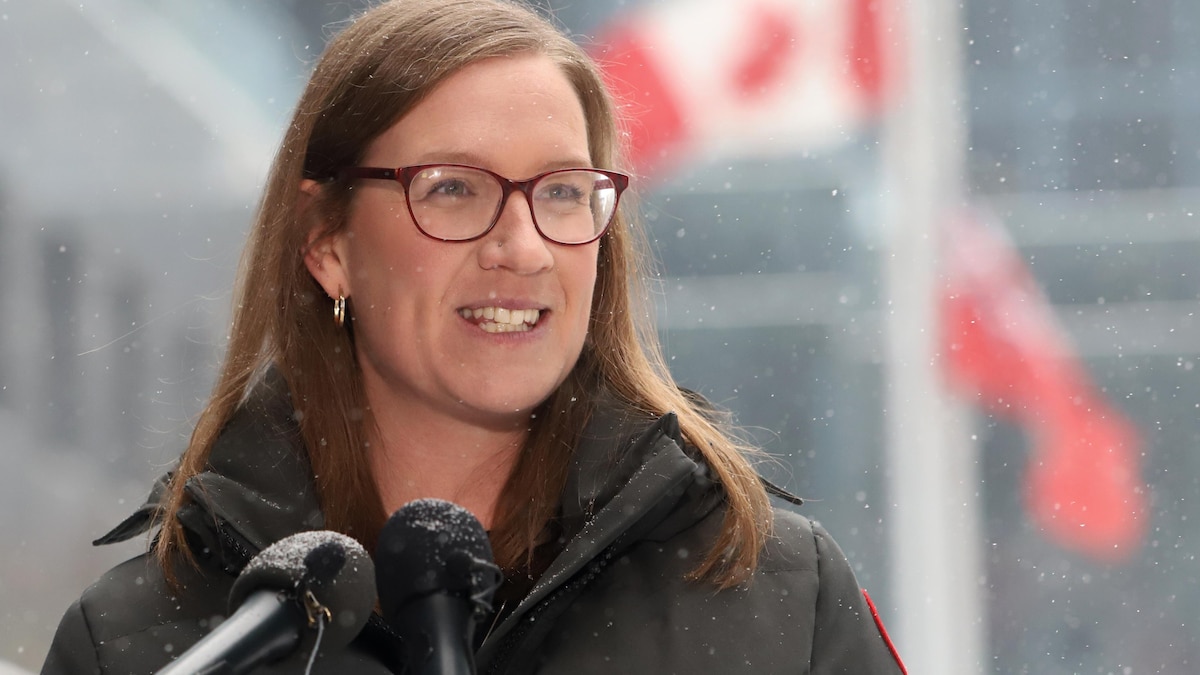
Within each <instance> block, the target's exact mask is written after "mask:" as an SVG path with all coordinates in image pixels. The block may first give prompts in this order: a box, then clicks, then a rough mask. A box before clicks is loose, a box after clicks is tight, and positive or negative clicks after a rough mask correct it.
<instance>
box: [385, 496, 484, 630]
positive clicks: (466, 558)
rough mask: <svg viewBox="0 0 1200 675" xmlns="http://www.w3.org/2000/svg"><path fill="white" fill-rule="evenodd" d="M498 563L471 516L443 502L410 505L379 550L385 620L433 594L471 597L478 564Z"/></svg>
mask: <svg viewBox="0 0 1200 675" xmlns="http://www.w3.org/2000/svg"><path fill="white" fill-rule="evenodd" d="M493 560H494V559H493V556H492V545H491V542H489V541H488V537H487V532H485V531H484V529H483V525H481V524H480V523H479V521H478V520H477V519H476V518H475V516H473V515H471V512H470V511H467V510H466V509H464V508H463V507H461V506H459V505H457V504H454V503H451V502H447V501H443V500H441V499H418V500H416V501H413V502H409V503H408V504H405V505H404V506H402V507H400V509H399V510H397V511H396V512H395V513H393V514H392V516H391V518H389V519H388V521H387V523H385V524H384V526H383V530H382V531H380V533H379V544H378V546H377V548H376V551H375V562H376V584H377V586H378V591H379V602H380V605H381V607H380V608H381V609H382V610H383V615H384V617H389V616H392V615H393V614H394V612H395V609H396V608H397V607H401V606H403V605H404V604H405V603H407V602H408V601H410V600H412V599H414V598H417V597H421V596H423V595H428V594H430V593H434V592H449V593H454V594H469V593H471V591H472V589H473V587H474V584H473V579H472V574H474V573H475V572H476V571H477V570H478V569H479V565H478V564H477V563H478V562H484V563H487V564H489V565H491V564H492V563H493Z"/></svg>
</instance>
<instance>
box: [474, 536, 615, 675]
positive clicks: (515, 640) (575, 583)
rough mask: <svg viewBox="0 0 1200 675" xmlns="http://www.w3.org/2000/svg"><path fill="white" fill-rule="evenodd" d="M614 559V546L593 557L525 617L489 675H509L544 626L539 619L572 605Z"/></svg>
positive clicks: (497, 658) (502, 648)
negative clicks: (528, 642)
mask: <svg viewBox="0 0 1200 675" xmlns="http://www.w3.org/2000/svg"><path fill="white" fill-rule="evenodd" d="M612 558H613V547H612V546H610V547H609V548H608V549H606V550H605V551H604V553H602V554H601V555H599V556H597V557H596V558H594V559H593V560H592V561H591V562H590V563H588V564H587V566H586V567H584V568H583V569H582V570H580V571H579V572H577V573H576V574H575V576H574V577H572V578H571V580H570V581H568V582H566V583H565V584H563V585H562V586H559V587H558V589H557V590H555V591H554V592H553V593H551V594H550V595H548V596H546V597H545V598H543V599H542V600H541V601H540V602H538V604H537V605H535V606H534V607H533V608H532V609H530V610H529V612H528V613H527V614H526V615H525V616H523V617H521V623H520V625H518V626H516V627H515V628H513V630H512V632H510V633H509V634H508V635H506V636H504V642H503V644H502V645H501V647H500V649H499V650H498V651H497V652H496V657H495V658H493V659H492V662H491V664H489V665H488V669H487V675H502V674H503V673H505V672H508V671H509V670H510V668H511V666H512V663H511V661H512V660H513V659H514V658H515V655H516V651H517V650H518V648H519V647H520V646H521V645H522V644H523V643H524V642H525V639H526V637H527V636H528V635H529V633H530V632H531V631H532V630H533V629H534V626H535V625H541V624H538V619H540V618H542V616H543V615H545V614H546V612H548V611H550V609H551V608H553V607H555V606H557V605H564V606H565V605H566V604H568V603H570V602H571V601H572V599H573V598H574V597H575V596H577V595H579V594H580V593H582V592H583V591H584V589H586V588H587V587H588V586H589V585H591V584H592V582H594V581H595V580H596V578H597V577H599V576H600V574H601V573H602V572H603V571H604V569H605V568H606V567H607V566H608V564H609V562H610V561H611V560H612Z"/></svg>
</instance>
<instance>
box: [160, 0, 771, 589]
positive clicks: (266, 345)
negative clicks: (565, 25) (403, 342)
mask: <svg viewBox="0 0 1200 675" xmlns="http://www.w3.org/2000/svg"><path fill="white" fill-rule="evenodd" d="M528 53H537V54H543V55H545V56H547V57H549V58H550V59H551V60H553V61H554V62H555V63H556V64H558V66H559V67H560V68H562V70H563V72H564V73H565V74H566V75H567V78H568V79H569V80H570V82H571V84H572V85H573V86H574V88H575V90H576V92H577V94H578V96H579V99H580V103H581V104H582V106H583V111H584V115H585V118H586V120H587V133H588V143H589V148H590V152H591V159H592V162H593V163H594V165H595V166H596V167H598V168H607V169H614V168H619V166H618V164H619V162H620V143H619V138H620V136H619V132H618V128H617V124H616V121H615V112H614V108H613V104H612V102H611V100H610V98H609V94H608V92H607V90H606V88H605V86H604V84H603V82H602V80H601V76H600V73H599V71H598V69H597V67H596V65H595V64H594V63H593V62H592V61H591V60H590V59H589V58H588V57H587V55H586V54H584V52H583V51H582V50H581V49H580V48H579V47H578V46H577V45H575V44H574V43H573V42H571V40H569V39H568V38H567V37H566V36H565V35H563V34H562V33H561V32H560V31H559V30H558V29H556V28H555V27H554V26H553V25H552V24H550V23H549V22H548V21H546V20H544V19H543V18H542V17H540V16H538V15H537V14H536V13H535V12H534V11H532V10H531V9H529V8H527V7H524V6H522V5H519V4H516V3H514V2H509V1H506V0H393V1H391V2H386V3H384V4H382V5H379V6H377V7H375V8H373V9H371V10H369V11H368V12H366V13H365V14H364V15H363V16H361V17H360V18H359V19H358V20H356V21H355V22H354V23H352V24H350V25H349V26H348V27H347V28H346V29H345V30H343V31H342V32H341V33H340V34H338V35H337V36H336V37H335V38H334V39H333V40H332V41H331V42H330V43H329V45H328V46H327V48H326V50H325V53H324V55H323V56H322V58H321V60H320V62H319V63H318V64H317V67H316V69H315V71H314V72H313V74H312V77H311V79H310V80H309V83H308V86H307V88H306V90H305V92H304V94H303V96H302V97H301V99H300V102H299V104H298V106H297V109H296V112H295V114H294V116H293V118H292V121H291V125H290V126H289V127H288V129H287V133H286V135H285V137H284V139H283V143H282V146H281V147H280V150H279V153H278V155H277V156H276V157H275V161H274V164H273V166H272V169H271V174H270V178H269V180H268V183H267V187H266V191H265V193H264V196H263V199H262V202H261V204H260V206H259V210H258V214H257V219H256V222H255V224H254V227H253V231H252V233H251V236H250V240H249V242H248V244H247V248H246V251H245V253H244V255H243V260H242V267H241V270H240V273H239V281H238V289H237V294H236V304H235V309H234V316H233V327H232V331H231V335H230V341H229V345H228V348H227V354H226V357H225V362H224V366H223V368H222V371H221V374H220V377H219V379H218V381H217V384H216V387H215V390H214V392H213V395H212V397H211V398H210V400H209V402H208V405H207V407H206V408H205V409H204V411H203V412H202V413H201V415H200V418H199V421H198V423H197V425H196V428H195V431H194V432H193V434H192V438H191V442H190V444H189V446H188V448H187V450H186V451H185V453H184V454H183V457H182V458H181V460H180V464H179V466H178V468H177V470H176V471H175V473H174V476H173V478H172V481H171V486H170V492H169V497H168V499H167V500H166V502H165V504H164V505H163V507H162V512H161V514H162V516H163V518H162V521H163V526H162V531H161V533H160V535H159V538H158V540H157V541H158V544H157V548H156V554H157V556H158V559H159V561H160V563H161V564H162V566H163V568H164V569H165V570H166V572H167V575H168V577H172V573H171V561H172V559H173V554H174V553H175V552H178V553H181V554H182V555H183V556H184V557H185V558H189V559H190V555H189V552H188V549H187V546H186V544H184V543H183V531H182V527H181V525H180V523H179V521H178V518H177V517H176V514H177V512H178V510H179V508H180V507H181V506H182V505H183V504H184V502H185V500H186V499H187V497H186V493H185V491H184V486H185V483H186V482H187V480H188V479H190V478H191V477H193V476H195V475H196V474H198V473H199V472H201V471H203V470H204V469H205V467H206V465H207V463H208V456H209V452H210V450H211V448H212V446H213V443H214V441H215V440H216V438H217V435H218V434H219V433H220V431H221V429H222V428H223V427H224V426H225V424H226V423H227V422H228V421H229V419H230V417H231V416H232V415H233V413H234V412H235V410H236V409H237V407H238V406H239V405H240V404H241V403H242V402H243V400H244V399H245V397H246V395H247V393H248V391H249V389H250V387H251V386H252V385H253V384H254V383H255V381H256V380H257V379H258V377H259V376H260V375H261V373H262V372H263V371H264V370H265V369H266V368H267V367H268V366H270V365H272V364H273V365H275V366H276V367H277V368H278V369H279V371H280V373H281V374H282V375H283V377H284V378H285V379H286V381H287V383H288V385H289V387H290V391H291V395H292V400H293V405H295V407H296V408H297V409H298V410H301V411H303V415H299V416H297V417H298V418H299V420H300V421H299V425H300V429H301V433H302V435H303V438H304V441H305V444H306V445H307V448H308V453H309V460H310V462H311V464H312V470H313V474H314V475H315V476H316V479H315V480H316V488H317V492H318V495H319V498H320V502H321V507H322V509H323V512H324V515H325V521H326V522H325V526H326V527H327V528H329V529H332V530H337V531H340V532H344V533H346V534H349V535H350V536H353V537H355V538H357V539H358V540H359V541H361V542H363V544H364V545H365V546H367V548H368V549H371V548H373V547H374V541H375V539H376V537H377V536H378V532H379V530H380V528H381V527H382V525H383V522H384V521H385V519H386V514H385V513H384V512H383V507H382V503H381V500H380V498H379V494H378V491H377V489H376V486H375V483H374V481H373V479H372V477H371V473H370V468H369V464H368V461H367V456H366V452H365V441H366V438H367V433H366V430H367V429H368V428H369V426H368V425H369V424H371V423H372V422H371V417H370V412H369V411H368V410H367V406H366V401H365V399H364V394H363V390H362V386H361V382H360V379H359V376H358V366H357V364H356V362H355V357H354V348H353V344H352V341H351V339H352V338H351V337H350V334H349V332H348V331H346V330H344V329H339V328H337V327H335V325H334V322H333V320H332V317H331V312H330V311H329V305H328V304H326V302H325V300H324V295H325V293H324V292H323V290H322V289H321V287H320V286H319V285H318V284H317V283H316V281H315V280H314V279H313V278H312V276H311V275H310V274H309V273H308V270H307V269H306V267H305V265H304V260H303V257H304V250H305V248H306V246H307V242H308V237H309V233H310V229H311V227H312V225H313V224H314V223H315V222H318V221H316V220H313V218H319V219H320V220H321V222H325V223H329V231H330V232H333V231H336V230H337V229H338V228H340V227H343V226H344V215H345V214H346V213H347V211H348V207H349V203H350V198H351V194H352V191H351V190H350V188H349V186H348V185H345V184H343V183H342V182H341V181H333V182H329V183H326V187H325V189H322V190H321V191H320V195H319V196H318V197H317V199H316V200H315V201H314V202H313V203H312V204H311V205H310V206H309V207H308V208H307V209H306V210H305V213H304V214H303V216H301V215H299V214H298V213H297V209H296V204H297V203H298V201H299V192H300V183H301V180H302V179H304V178H314V179H326V178H328V177H330V176H332V175H333V174H334V173H335V172H336V170H337V169H338V168H340V167H344V166H351V165H354V164H356V163H357V162H358V160H359V158H360V155H361V154H362V153H363V152H364V151H365V149H366V148H367V146H368V145H369V144H370V143H371V142H372V141H373V140H374V139H375V138H376V137H378V136H379V135H380V134H382V133H383V132H384V131H386V130H387V129H388V128H389V127H391V126H392V125H393V124H395V123H396V121H398V120H399V119H400V118H401V117H403V116H404V115H405V114H406V113H407V112H408V111H410V110H412V108H413V107H414V106H416V105H417V104H418V103H419V102H420V101H421V100H422V99H423V97H424V96H426V95H427V94H428V93H429V92H430V91H431V90H432V89H433V88H434V87H436V86H437V85H438V83H440V82H441V81H443V80H444V79H446V78H447V77H448V76H450V75H451V74H453V73H454V72H456V71H457V70H459V69H460V68H462V67H464V66H466V65H468V64H470V63H473V62H476V61H479V60H482V59H486V58H493V57H499V56H510V55H515V54H528ZM643 239H644V235H642V234H640V232H639V231H638V230H637V229H635V227H634V223H633V222H631V221H630V220H629V219H628V218H626V217H625V216H623V215H618V217H617V221H616V222H615V223H614V224H613V226H612V227H611V228H610V229H609V231H608V232H607V233H606V234H605V236H604V238H603V239H602V240H601V244H600V251H599V262H598V266H599V267H598V273H597V280H596V288H595V293H594V296H593V304H592V314H591V321H590V327H589V336H590V339H589V341H588V344H587V345H585V347H584V350H583V353H582V354H581V356H580V359H579V361H578V363H577V364H576V366H575V368H574V370H573V371H572V373H571V374H570V376H569V377H568V379H567V380H566V382H564V383H563V385H562V386H561V387H559V389H558V390H557V391H556V392H555V393H554V394H552V395H551V397H550V399H549V400H548V401H546V402H545V403H544V404H543V406H542V407H541V408H540V409H539V414H538V415H537V416H536V417H535V419H534V420H533V426H532V430H531V433H530V436H529V438H528V440H527V442H526V447H525V448H524V450H523V452H522V453H521V456H520V459H519V460H518V462H517V465H516V466H515V467H514V469H513V473H512V475H511V476H510V478H509V480H508V483H507V484H506V486H505V488H504V491H503V493H502V495H501V498H500V503H499V504H498V505H497V512H496V521H495V523H494V524H493V530H492V545H493V549H494V551H495V554H496V559H497V562H499V563H500V564H501V565H502V566H504V567H508V568H512V567H516V566H519V565H521V564H522V562H523V561H524V560H525V559H526V558H527V556H528V555H530V552H531V550H532V548H533V546H534V545H535V543H536V542H537V539H538V537H539V535H540V534H541V532H542V531H543V529H544V528H545V526H546V524H547V523H548V522H549V521H550V519H551V518H553V517H554V516H555V514H556V511H557V508H558V499H559V496H560V493H561V490H562V487H563V485H564V482H565V480H566V475H567V469H568V466H569V462H570V450H571V448H573V447H574V445H575V443H576V442H577V440H578V435H579V430H580V429H581V428H582V427H583V424H584V422H585V421H586V417H587V415H588V414H589V410H590V408H591V402H592V400H593V396H594V393H595V391H596V390H597V386H598V385H604V386H607V388H608V389H609V390H611V391H613V392H614V393H615V394H616V395H617V396H619V397H620V398H622V399H624V400H625V401H627V402H629V403H630V404H632V405H633V406H635V407H637V408H638V409H640V410H643V411H646V412H648V413H652V414H656V415H661V414H664V413H666V412H668V411H674V412H675V413H676V414H677V415H678V417H679V422H680V427H681V429H682V431H683V434H684V436H685V437H686V439H687V441H688V442H689V443H690V444H691V445H693V446H694V447H695V448H696V450H697V451H698V452H700V453H701V454H702V455H703V456H704V458H705V460H706V461H707V463H708V464H709V466H710V467H711V469H712V471H713V474H714V478H715V479H716V480H717V481H718V482H719V483H720V484H721V485H722V487H723V488H724V494H725V499H726V502H727V504H728V509H727V510H726V512H725V520H724V526H723V528H722V531H721V535H720V537H719V539H718V541H717V542H716V543H715V545H714V546H713V548H712V550H711V551H709V552H708V555H707V556H706V557H705V558H704V560H703V561H702V562H701V564H700V565H699V566H698V567H697V568H696V569H695V570H694V571H693V573H692V576H693V578H696V579H707V580H710V581H712V582H713V583H715V584H716V585H718V586H720V587H728V586H732V585H735V584H737V583H739V582H741V581H743V580H745V579H746V578H747V577H748V575H749V574H750V572H751V571H752V570H753V569H754V568H755V566H756V565H757V560H758V555H759V552H760V550H761V548H762V546H763V544H764V542H765V539H766V537H767V536H768V535H769V533H770V528H771V512H770V507H769V504H768V502H767V496H766V493H765V491H764V489H763V486H762V484H761V483H760V481H759V479H758V477H757V474H756V473H755V471H754V469H753V467H752V466H751V465H750V463H749V461H748V459H747V457H746V453H747V452H748V449H747V448H745V447H743V446H742V445H740V444H739V443H737V442H736V441H734V440H733V436H732V435H731V434H730V433H728V430H727V429H725V428H724V427H723V426H719V425H718V424H716V423H715V422H714V421H713V420H712V418H711V416H709V415H706V414H704V413H703V412H702V411H700V410H698V409H697V408H696V406H695V405H694V404H693V403H692V402H691V401H690V400H689V399H688V398H687V397H686V396H685V395H683V394H682V393H681V392H680V390H679V389H678V388H677V387H676V386H675V385H674V383H673V382H672V380H671V377H670V375H669V374H668V372H667V369H666V367H665V365H664V363H663V360H662V357H661V353H660V351H659V348H658V341H657V338H656V336H655V334H654V331H653V327H652V326H651V325H650V319H649V317H650V312H649V308H648V307H644V306H635V305H640V304H641V303H642V302H644V299H645V298H646V297H647V295H646V293H645V292H644V290H643V288H642V287H641V283H642V278H643V275H644V273H645V269H646V267H645V264H646V259H645V256H644V253H643V252H644V251H645V250H646V246H645V242H644V241H643ZM172 578H173V577H172Z"/></svg>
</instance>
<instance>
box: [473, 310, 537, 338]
mask: <svg viewBox="0 0 1200 675" xmlns="http://www.w3.org/2000/svg"><path fill="white" fill-rule="evenodd" d="M458 313H459V315H460V316H462V318H464V319H467V320H468V321H470V320H476V321H479V327H480V328H482V329H483V330H484V331H486V332H488V333H512V332H520V331H527V330H529V329H530V328H532V327H533V326H534V325H536V324H537V322H538V318H540V317H541V315H542V313H541V311H540V310H537V309H507V308H504V307H480V308H477V309H465V308H464V309H460V310H459V311H458ZM480 319H482V321H480Z"/></svg>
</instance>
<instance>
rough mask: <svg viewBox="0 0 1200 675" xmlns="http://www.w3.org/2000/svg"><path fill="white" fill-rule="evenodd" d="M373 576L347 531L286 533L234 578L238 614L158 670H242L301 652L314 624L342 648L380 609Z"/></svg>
mask: <svg viewBox="0 0 1200 675" xmlns="http://www.w3.org/2000/svg"><path fill="white" fill-rule="evenodd" d="M374 576H375V567H374V565H373V563H372V562H371V558H370V556H368V555H367V552H366V551H365V550H364V549H363V547H362V546H360V545H359V543H358V542H357V541H355V540H353V539H351V538H350V537H347V536H345V535H342V534H338V533H337V532H330V531H327V530H321V531H313V532H300V533H298V534H293V535H292V536H290V537H287V538H284V539H281V540H279V541H277V542H275V543H274V544H272V545H270V546H268V547H267V548H266V549H264V550H263V551H262V553H259V554H258V555H257V556H255V557H254V559H252V560H251V561H250V563H249V564H247V565H246V568H245V569H243V570H242V572H241V574H239V575H238V578H237V579H236V580H235V581H234V582H233V588H232V590H230V592H229V608H230V611H231V612H233V613H232V615H231V616H230V617H229V618H228V619H226V620H225V621H223V622H221V625H219V626H217V627H216V628H214V629H213V630H212V632H210V633H209V634H208V635H206V636H204V638H203V639H201V640H200V641H199V642H197V643H196V644H195V645H193V646H192V648H191V649H189V650H187V651H186V652H184V653H183V654H182V655H180V657H179V658H177V659H175V660H174V661H172V662H171V663H169V664H167V666H166V667H165V668H163V669H162V670H160V671H158V672H159V675H184V674H188V675H195V674H197V673H202V674H204V675H217V674H220V675H242V674H243V673H248V672H250V671H251V670H253V669H254V668H257V667H258V666H260V665H262V664H264V663H270V662H272V661H277V660H279V659H282V658H283V657H285V656H288V655H289V654H291V653H292V652H294V651H296V649H297V648H298V647H299V646H300V643H301V641H302V639H303V638H304V637H305V635H304V631H306V630H308V629H310V628H312V629H321V630H323V636H322V642H321V649H322V651H324V652H328V651H331V650H333V649H339V648H341V647H344V646H345V645H347V644H349V643H350V641H351V640H353V639H354V636H356V635H358V633H359V631H361V630H362V628H363V626H364V625H366V623H367V619H368V618H369V617H370V616H371V612H372V610H373V609H374V605H375V584H374ZM235 609H236V611H234V610H235ZM314 648H315V647H314Z"/></svg>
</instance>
